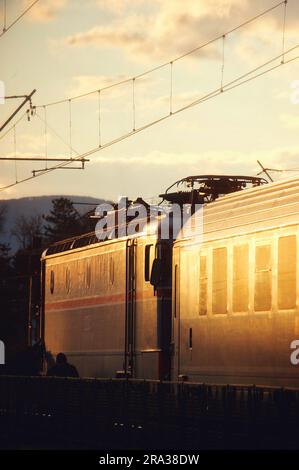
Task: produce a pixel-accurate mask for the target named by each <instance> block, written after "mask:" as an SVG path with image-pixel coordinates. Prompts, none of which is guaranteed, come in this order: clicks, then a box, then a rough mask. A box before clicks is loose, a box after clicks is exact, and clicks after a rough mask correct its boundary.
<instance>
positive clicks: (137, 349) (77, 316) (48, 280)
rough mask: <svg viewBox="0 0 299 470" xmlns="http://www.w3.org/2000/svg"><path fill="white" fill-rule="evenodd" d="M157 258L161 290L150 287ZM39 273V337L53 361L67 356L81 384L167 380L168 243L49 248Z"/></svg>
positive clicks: (82, 241)
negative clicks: (82, 380)
mask: <svg viewBox="0 0 299 470" xmlns="http://www.w3.org/2000/svg"><path fill="white" fill-rule="evenodd" d="M155 258H156V259H160V260H163V263H164V265H165V266H167V269H166V270H165V269H164V275H163V279H161V282H160V285H159V289H155V288H154V287H153V285H151V283H150V276H151V267H152V264H153V260H154V259H155ZM42 265H43V276H44V294H43V296H44V315H43V317H44V322H43V326H42V330H43V333H42V336H43V339H44V342H45V345H46V349H47V350H48V351H49V352H50V353H51V354H52V355H53V357H55V356H56V355H57V354H58V353H59V352H63V353H65V354H66V355H67V357H68V359H69V361H70V362H71V363H72V364H74V365H75V366H76V367H77V369H78V371H79V374H80V376H81V377H122V376H126V377H136V378H151V379H169V371H170V365H169V357H170V354H169V346H170V328H171V295H170V294H169V293H170V292H171V254H170V248H169V244H168V242H165V241H159V240H158V238H157V235H156V234H149V235H145V234H144V233H140V234H137V235H136V236H131V237H122V238H118V239H117V238H116V239H108V240H106V241H102V242H99V241H98V240H97V239H96V237H95V234H90V235H88V236H83V237H77V238H74V239H72V240H67V241H64V242H62V243H57V244H56V245H53V246H52V247H50V248H49V249H48V250H46V252H45V253H44V254H43V257H42ZM162 313H163V314H162Z"/></svg>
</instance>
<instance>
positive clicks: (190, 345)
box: [189, 328, 193, 349]
mask: <svg viewBox="0 0 299 470" xmlns="http://www.w3.org/2000/svg"><path fill="white" fill-rule="evenodd" d="M192 347H193V336H192V328H189V349H192Z"/></svg>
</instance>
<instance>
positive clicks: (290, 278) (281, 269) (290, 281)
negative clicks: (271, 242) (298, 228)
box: [278, 235, 297, 309]
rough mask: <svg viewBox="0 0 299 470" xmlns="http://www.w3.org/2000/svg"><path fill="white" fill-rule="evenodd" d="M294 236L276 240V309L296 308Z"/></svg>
mask: <svg viewBox="0 0 299 470" xmlns="http://www.w3.org/2000/svg"><path fill="white" fill-rule="evenodd" d="M296 251H297V250H296V235H289V236H286V237H280V238H279V240H278V308H279V309H288V308H295V306H296Z"/></svg>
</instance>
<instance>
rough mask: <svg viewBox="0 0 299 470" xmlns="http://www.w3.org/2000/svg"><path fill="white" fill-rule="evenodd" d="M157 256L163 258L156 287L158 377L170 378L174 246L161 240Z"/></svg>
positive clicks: (157, 245)
mask: <svg viewBox="0 0 299 470" xmlns="http://www.w3.org/2000/svg"><path fill="white" fill-rule="evenodd" d="M156 258H158V259H159V260H161V277H160V282H159V284H158V286H157V289H156V296H157V340H158V341H157V343H158V344H157V346H158V349H159V350H160V353H159V372H158V377H159V379H160V380H170V374H171V305H172V298H171V284H172V246H171V244H170V243H169V242H165V241H159V242H158V243H157V244H156Z"/></svg>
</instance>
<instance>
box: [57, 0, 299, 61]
mask: <svg viewBox="0 0 299 470" xmlns="http://www.w3.org/2000/svg"><path fill="white" fill-rule="evenodd" d="M132 2H133V5H134V6H136V8H135V13H134V12H132V9H131V7H132ZM132 2H128V1H121V0H112V2H111V1H109V2H107V1H104V0H102V1H101V0H97V2H96V4H97V5H99V6H100V8H102V9H103V10H109V11H110V12H111V11H112V12H114V16H113V17H112V20H111V22H110V23H109V25H105V24H104V25H97V26H95V27H93V28H91V29H89V30H87V31H83V32H80V33H77V34H74V35H70V36H68V37H66V38H65V43H66V44H68V45H70V46H73V47H75V46H76V47H86V46H88V47H89V46H94V47H101V48H111V47H116V48H120V49H122V50H123V51H124V52H126V53H128V54H129V56H130V57H131V58H132V57H133V58H135V59H136V60H140V58H142V59H143V60H147V61H149V60H152V59H159V60H163V59H165V58H166V57H167V58H174V57H175V56H176V55H178V54H182V53H184V52H185V51H188V50H190V49H192V48H194V47H195V46H196V45H200V44H201V43H205V42H206V41H209V40H211V39H213V38H214V37H217V36H221V35H222V34H223V33H225V32H226V31H227V30H230V29H231V28H233V27H235V26H236V25H238V24H240V23H242V22H243V21H246V20H247V19H249V18H251V17H253V16H254V15H256V14H257V13H259V12H262V11H264V10H265V9H267V8H269V7H272V6H273V1H272V0H262V1H261V0H251V1H249V0H185V1H184V2H182V1H181V0H172V1H168V2H166V1H165V0H164V1H163V0H153V1H152V2H150V3H149V2H145V1H143V0H139V1H138V0H132ZM297 3H298V2H297ZM145 6H147V8H145ZM137 7H138V8H137ZM142 7H143V8H142ZM120 11H121V12H122V14H121V17H120V16H119V12H120ZM136 12H137V13H136ZM296 14H297V17H296ZM298 16H299V5H295V4H289V6H288V16H287V28H288V29H289V31H290V33H292V32H293V33H294V32H295V31H296V28H297V27H298ZM282 18H283V6H280V7H278V8H277V9H275V10H274V11H273V12H270V13H268V14H267V15H266V16H264V17H263V18H262V20H257V21H255V22H253V23H250V24H249V25H247V26H246V27H244V28H242V29H240V30H238V32H236V33H235V34H238V35H239V36H238V40H239V43H240V41H241V44H240V47H239V54H240V55H241V56H243V57H247V56H248V57H249V58H252V57H255V58H256V54H257V52H258V51H259V45H262V46H263V45H267V44H268V43H270V42H271V41H272V39H273V37H271V36H273V33H276V32H281V30H282ZM296 18H297V19H296ZM246 38H247V40H248V43H246ZM276 38H277V36H276ZM257 41H258V42H257ZM237 43H238V42H237ZM279 44H281V36H279ZM219 46H221V44H220V43H215V44H213V45H211V46H209V47H207V48H204V49H202V50H201V55H203V56H205V57H210V58H218V57H219V54H220V49H221V48H220V47H219ZM197 56H198V55H197V54H194V56H193V57H197Z"/></svg>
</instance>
